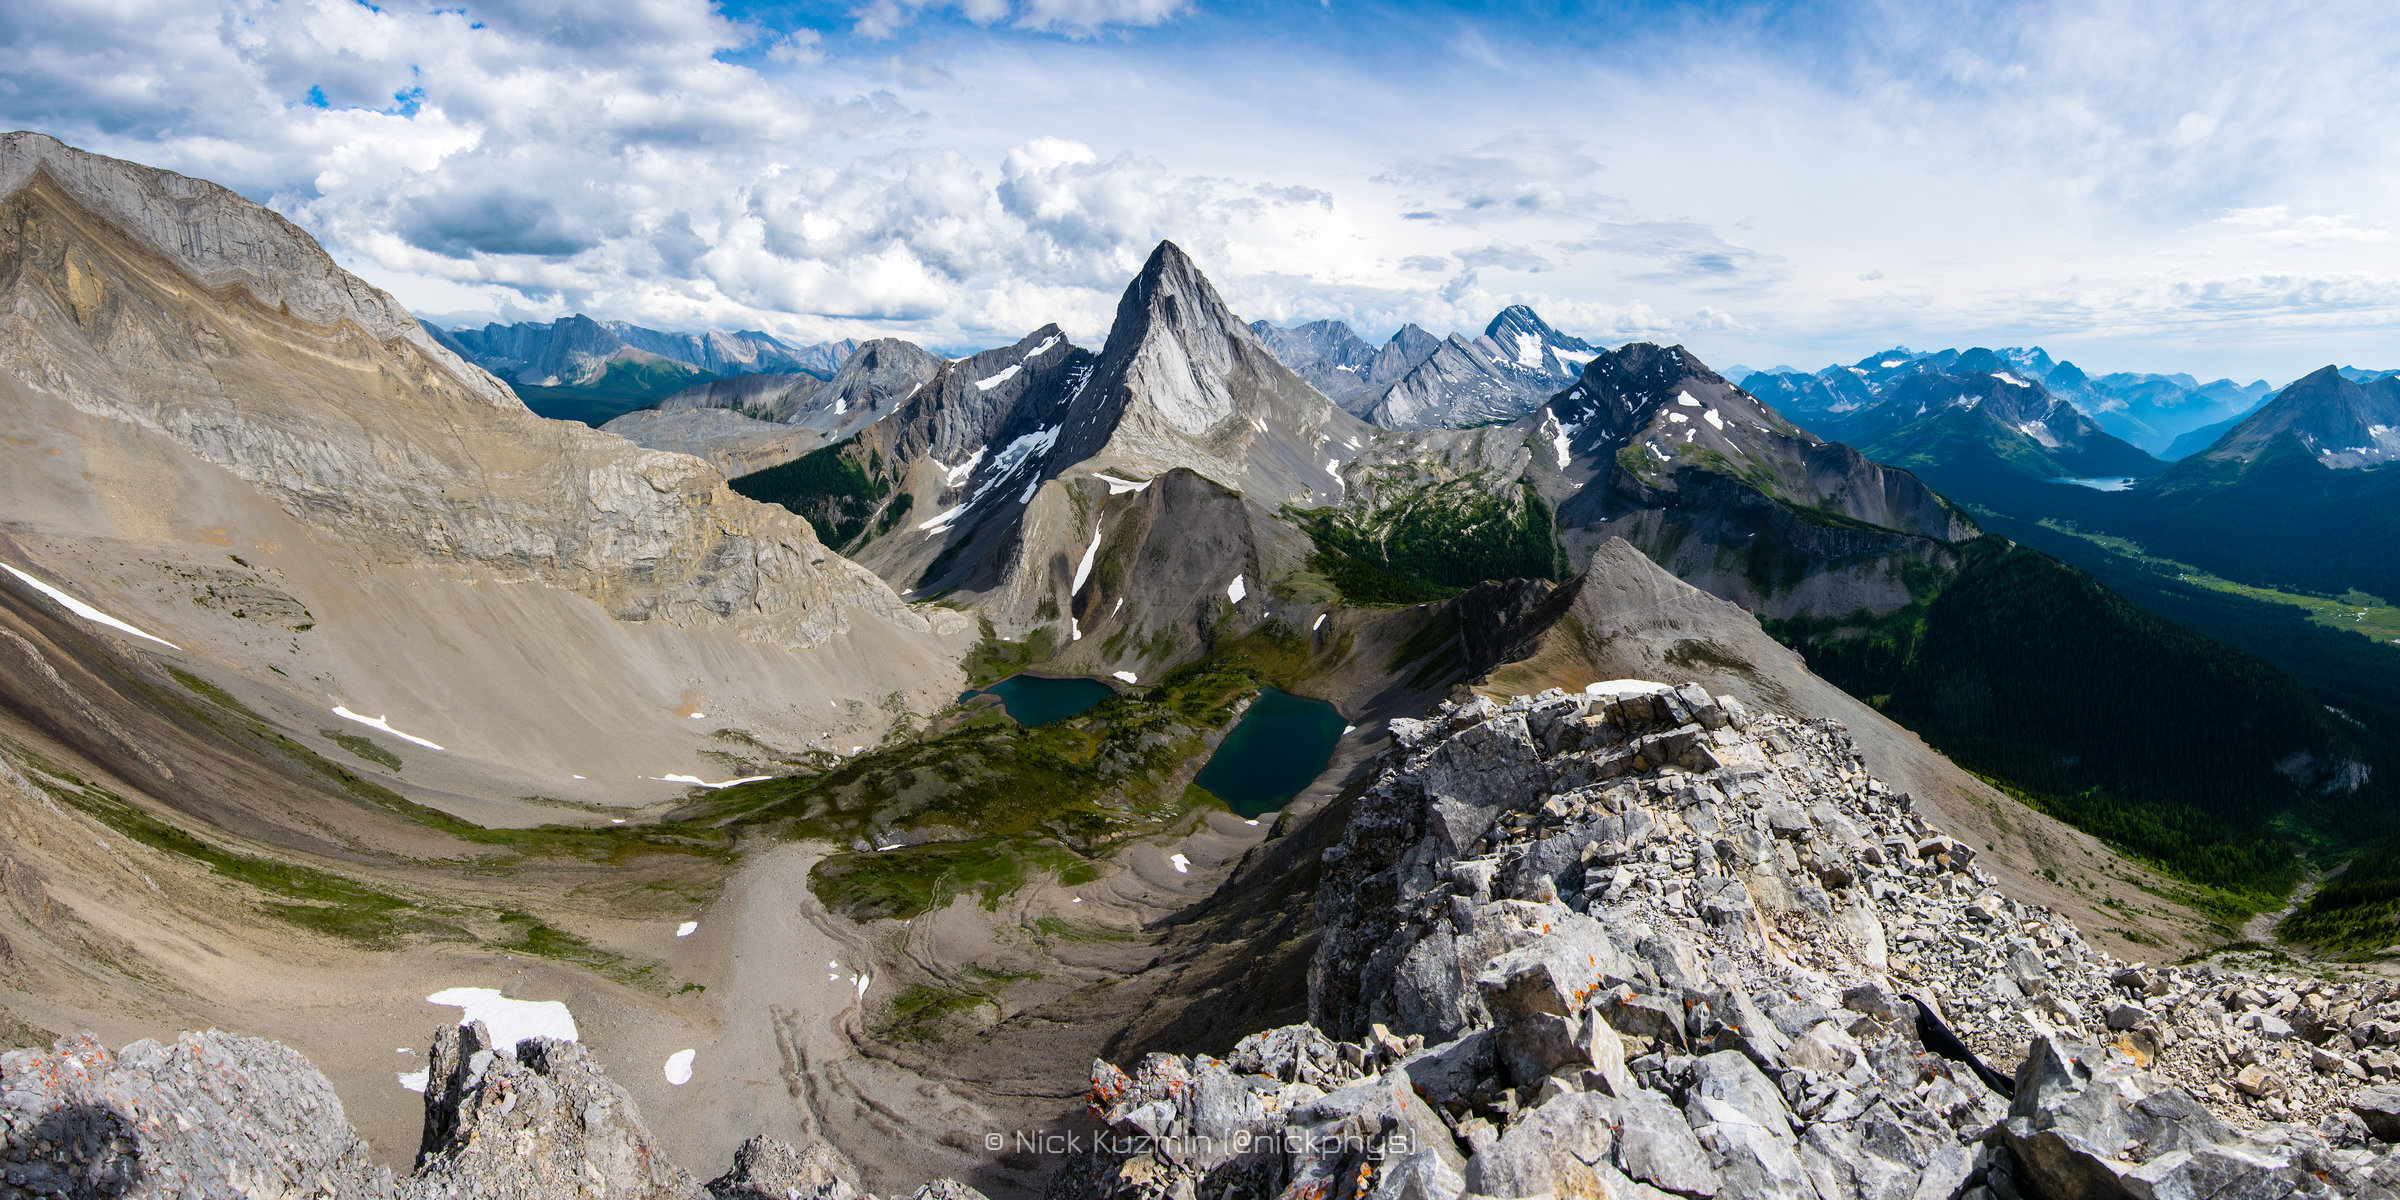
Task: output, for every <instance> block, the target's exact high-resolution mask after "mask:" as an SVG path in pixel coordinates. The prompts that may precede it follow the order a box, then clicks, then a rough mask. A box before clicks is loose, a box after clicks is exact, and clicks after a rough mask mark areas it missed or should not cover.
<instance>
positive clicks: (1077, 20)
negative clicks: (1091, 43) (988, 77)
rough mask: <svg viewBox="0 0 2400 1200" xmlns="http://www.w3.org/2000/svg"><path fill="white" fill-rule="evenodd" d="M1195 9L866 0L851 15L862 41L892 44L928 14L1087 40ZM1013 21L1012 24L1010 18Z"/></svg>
mask: <svg viewBox="0 0 2400 1200" xmlns="http://www.w3.org/2000/svg"><path fill="white" fill-rule="evenodd" d="M1191 7H1192V4H1191V0H1022V2H1021V3H1016V4H1013V5H1012V4H1011V3H1010V0H868V2H867V3H865V4H861V5H859V6H858V7H856V8H854V9H852V10H850V16H851V18H852V20H854V21H855V22H856V25H855V26H854V29H855V31H856V32H857V33H858V34H859V35H860V36H862V37H868V38H878V39H880V38H889V37H892V36H895V35H897V34H898V33H899V32H900V31H901V30H903V29H905V28H907V27H908V26H910V25H912V24H914V23H915V22H916V21H917V20H918V18H920V17H921V16H923V15H925V14H926V13H929V12H944V11H947V12H955V13H957V14H958V15H959V16H960V17H963V18H965V19H966V20H968V21H971V22H973V23H975V24H977V25H992V24H996V23H998V22H1002V21H1010V23H1011V24H1013V25H1015V26H1016V27H1017V28H1020V29H1038V30H1046V31H1054V32H1061V33H1067V34H1071V35H1076V36H1084V37H1088V36H1091V35H1092V34H1094V33H1097V32H1099V31H1100V30H1101V29H1104V28H1106V27H1108V26H1111V25H1136V26H1138V25H1156V24H1158V23H1160V22H1161V21H1166V20H1170V19H1172V18H1174V17H1176V16H1178V15H1180V14H1182V13H1183V12H1185V11H1186V10H1188V9H1190V8H1191ZM1012 17H1013V18H1014V20H1013V21H1011V18H1012Z"/></svg>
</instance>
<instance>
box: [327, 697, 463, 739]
mask: <svg viewBox="0 0 2400 1200" xmlns="http://www.w3.org/2000/svg"><path fill="white" fill-rule="evenodd" d="M333 715H335V716H337V717H340V718H341V719H343V720H345V721H356V722H358V723H359V724H361V725H364V726H367V727H368V728H370V729H380V730H382V731H384V732H385V733H388V734H390V735H392V736H393V737H396V738H399V739H400V740H401V741H404V742H415V743H416V744H418V745H420V746H423V747H425V748H426V749H428V750H439V749H441V747H440V746H438V745H436V744H434V743H432V742H429V741H426V740H425V739H424V738H421V737H418V736H417V735H415V734H413V733H402V732H400V731H399V730H397V729H394V728H392V723H391V722H390V721H387V720H384V719H383V718H382V717H362V716H360V715H358V714H357V713H354V712H351V711H350V710H349V709H347V708H344V707H342V706H341V705H339V704H336V705H334V706H333Z"/></svg>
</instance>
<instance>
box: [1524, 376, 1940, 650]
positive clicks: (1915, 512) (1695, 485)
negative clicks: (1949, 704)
mask: <svg viewBox="0 0 2400 1200" xmlns="http://www.w3.org/2000/svg"><path fill="white" fill-rule="evenodd" d="M1512 429H1516V430H1522V431H1523V432H1524V433H1525V435H1526V438H1527V445H1528V446H1530V447H1531V448H1532V449H1533V455H1532V467H1531V468H1530V470H1529V475H1530V476H1531V477H1532V478H1534V479H1535V480H1537V481H1538V482H1539V483H1540V485H1541V487H1542V488H1543V491H1544V494H1545V495H1547V496H1549V497H1551V499H1552V502H1553V504H1554V505H1555V506H1556V508H1557V510H1558V525H1559V532H1560V536H1561V538H1562V539H1563V540H1564V541H1565V543H1566V546H1567V551H1568V554H1569V555H1570V556H1571V557H1573V558H1575V559H1581V558H1582V557H1584V556H1585V555H1587V554H1589V553H1590V552H1591V550H1592V549H1593V548H1594V547H1596V546H1598V545H1600V544H1601V543H1603V542H1605V541H1607V540H1608V539H1609V538H1611V537H1623V538H1625V539H1626V540H1627V541H1630V542H1632V543H1633V544H1634V545H1636V546H1639V547H1641V548H1642V549H1643V550H1645V551H1646V552H1648V553H1650V554H1651V555H1652V556H1653V557H1654V558H1656V559H1658V561H1659V564H1660V565H1661V566H1664V567H1666V568H1667V569H1668V570H1670V571H1673V572H1674V573H1675V574H1676V575H1678V576H1680V577H1681V578H1683V579H1685V580H1686V581H1688V582H1690V583H1692V584H1694V585H1695V586H1698V587H1700V588H1703V589H1705V590H1707V591H1709V592H1712V593H1715V594H1716V595H1718V596H1722V597H1724V598H1725V599H1728V600H1732V601H1735V602H1736V603H1739V604H1741V605H1743V606H1744V607H1746V608H1750V609H1752V610H1754V611H1757V612H1761V613H1765V614H1768V615H1770V616H1791V615H1795V614H1799V613H1817V614H1834V613H1842V614H1847V613H1850V612H1854V611H1856V610H1858V609H1860V608H1867V609H1870V610H1873V611H1877V612H1882V611H1888V610H1890V609H1893V608H1897V607H1899V606H1900V605H1903V604H1905V603H1907V602H1908V599H1909V597H1908V592H1907V589H1906V588H1904V587H1902V586H1900V585H1899V583H1898V582H1897V581H1898V579H1899V578H1900V573H1899V571H1897V570H1896V569H1895V568H1896V567H1897V566H1899V565H1900V564H1903V563H1912V562H1913V563H1928V564H1936V565H1944V566H1947V565H1953V564H1954V563H1955V554H1954V553H1953V552H1952V551H1951V550H1950V549H1949V543H1952V542H1957V541H1963V540H1965V539H1967V538H1971V537H1973V536H1975V529H1974V526H1973V525H1972V524H1970V523H1969V522H1968V521H1967V520H1966V519H1965V518H1964V517H1961V516H1959V515H1958V514H1957V513H1956V512H1954V511H1953V510H1951V509H1950V508H1948V507H1947V506H1945V505H1944V504H1943V503H1942V501H1941V498H1940V497H1938V496H1936V495H1935V494H1934V493H1933V490H1932V489H1930V488H1928V487H1926V486H1925V485H1924V484H1922V483H1920V482H1918V481H1917V479H1916V478H1915V477H1914V476H1911V475H1909V474H1908V473H1907V472H1905V471H1897V470H1892V469H1890V468H1887V467H1882V466H1878V465H1876V464H1875V463H1872V462H1869V461H1868V460H1867V458H1866V456H1864V455H1862V454H1860V453H1859V452H1858V451H1856V450H1853V449H1851V448H1850V447H1848V446H1845V445H1842V444H1840V443H1836V442H1827V441H1824V440H1822V439H1820V438H1818V437H1817V436H1816V435H1814V434H1812V433H1809V432H1808V431H1806V430H1803V429H1801V428H1799V427H1798V426H1796V425H1793V424H1792V423H1791V422H1790V421H1787V420H1785V419H1784V418H1783V417H1782V416H1781V415H1780V414H1778V413H1776V412H1775V410H1773V409H1771V408H1768V407H1767V406H1766V405H1764V404H1761V403H1759V402H1758V400H1757V399H1756V398H1754V397H1752V396H1751V395H1750V394H1749V393H1747V392H1745V391H1743V390H1742V389H1740V388H1738V387H1735V386H1733V385H1732V384H1731V383H1729V382H1727V381H1726V380H1725V379H1724V378H1723V377H1722V376H1719V375H1718V374H1717V373H1716V372H1715V371H1713V370H1710V369H1709V368H1708V366H1707V364H1705V363H1702V362H1700V361H1699V360H1698V359H1696V358H1694V357H1692V356H1691V355H1690V354H1689V353H1687V352H1686V351H1685V350H1684V349H1683V348H1682V347H1680V346H1655V345H1651V344H1649V343H1646V342H1637V343H1633V344H1630V345H1626V346H1623V347H1620V348H1618V349H1616V350H1613V351H1610V352H1608V353H1605V354H1602V355H1600V356H1599V357H1597V358H1594V359H1593V360H1592V361H1591V362H1590V363H1589V364H1588V365H1587V366H1585V367H1584V369H1583V374H1582V376H1581V377H1580V378H1579V379H1577V380H1576V381H1575V383H1574V385H1573V386H1571V387H1569V388H1567V389H1566V390H1565V391H1562V392H1560V393H1559V394H1558V395H1557V396H1555V397H1553V398H1552V399H1551V400H1550V402H1549V403H1548V404H1546V405H1544V406H1543V407H1542V408H1541V409H1540V410H1539V411H1538V412H1535V413H1533V414H1530V415H1528V416H1527V417H1525V418H1523V419H1522V420H1520V421H1519V422H1518V423H1517V425H1516V426H1514V427H1512ZM1820 514H1822V515H1820Z"/></svg>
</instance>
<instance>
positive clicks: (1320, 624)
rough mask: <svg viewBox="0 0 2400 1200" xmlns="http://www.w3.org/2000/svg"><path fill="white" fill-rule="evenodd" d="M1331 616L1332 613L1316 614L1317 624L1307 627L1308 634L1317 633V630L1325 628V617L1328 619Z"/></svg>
mask: <svg viewBox="0 0 2400 1200" xmlns="http://www.w3.org/2000/svg"><path fill="white" fill-rule="evenodd" d="M1332 615H1333V614H1332V613H1318V614H1317V623H1316V624H1314V625H1311V626H1309V627H1308V631H1309V632H1310V633H1315V632H1316V631H1318V630H1320V629H1323V628H1325V618H1327V617H1330V616H1332Z"/></svg>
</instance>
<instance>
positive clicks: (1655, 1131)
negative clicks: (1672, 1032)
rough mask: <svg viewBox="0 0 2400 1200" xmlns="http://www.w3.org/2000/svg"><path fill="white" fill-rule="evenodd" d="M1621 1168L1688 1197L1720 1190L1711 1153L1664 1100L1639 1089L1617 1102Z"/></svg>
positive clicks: (1670, 1104)
mask: <svg viewBox="0 0 2400 1200" xmlns="http://www.w3.org/2000/svg"><path fill="white" fill-rule="evenodd" d="M1609 1111H1610V1114H1611V1116H1612V1117H1613V1118H1614V1121H1615V1124H1616V1140H1617V1166H1618V1168H1619V1169H1621V1170H1623V1171H1624V1172H1625V1174H1627V1175H1628V1176H1631V1177H1632V1178H1634V1179H1637V1180H1640V1181H1642V1182H1644V1183H1647V1184H1650V1185H1651V1186H1653V1187H1657V1188H1660V1189H1662V1190H1664V1191H1669V1192H1674V1193H1677V1194H1679V1195H1684V1196H1714V1195H1716V1194H1717V1190H1718V1188H1719V1187H1721V1186H1722V1183H1721V1181H1720V1180H1719V1179H1718V1178H1717V1172H1716V1170H1715V1169H1714V1168H1712V1167H1710V1166H1709V1165H1708V1151H1707V1150H1705V1149H1703V1148H1702V1147H1701V1145H1700V1140H1699V1139H1698V1138H1696V1137H1693V1136H1692V1129H1691V1126H1690V1125H1689V1124H1688V1123H1686V1122H1685V1121H1684V1119H1683V1114H1682V1113H1680V1112H1677V1111H1676V1110H1675V1105H1674V1103H1673V1102H1672V1101H1670V1100H1668V1099H1667V1098H1666V1097H1665V1096H1662V1095H1660V1094H1658V1093H1657V1092H1653V1091H1650V1090H1648V1089H1647V1088H1641V1089H1635V1090H1632V1091H1629V1092H1627V1093H1625V1094H1624V1095H1621V1096H1618V1097H1617V1098H1616V1104H1615V1105H1614V1107H1612V1108H1611V1109H1610V1110H1609Z"/></svg>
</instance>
